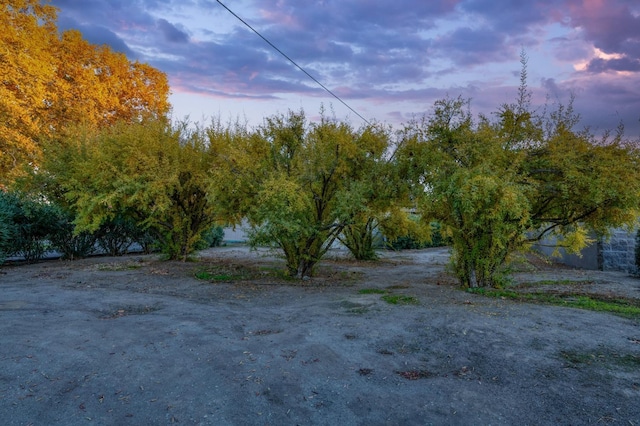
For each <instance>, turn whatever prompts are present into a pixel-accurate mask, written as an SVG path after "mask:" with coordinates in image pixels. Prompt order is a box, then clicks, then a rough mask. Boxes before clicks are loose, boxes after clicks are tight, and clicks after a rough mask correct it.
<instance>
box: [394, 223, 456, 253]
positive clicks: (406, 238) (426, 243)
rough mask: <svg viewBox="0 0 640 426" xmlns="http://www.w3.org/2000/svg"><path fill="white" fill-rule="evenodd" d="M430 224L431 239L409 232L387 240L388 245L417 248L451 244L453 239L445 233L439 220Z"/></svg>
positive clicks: (407, 248)
mask: <svg viewBox="0 0 640 426" xmlns="http://www.w3.org/2000/svg"><path fill="white" fill-rule="evenodd" d="M429 226H430V228H431V239H430V240H422V239H420V238H417V237H416V236H414V235H412V234H408V235H403V236H400V237H398V238H396V239H395V240H393V241H389V242H387V247H388V248H390V249H391V250H415V249H423V248H429V247H442V246H447V245H450V244H451V240H450V239H449V238H448V237H446V236H445V235H443V233H442V229H441V227H440V224H439V223H438V222H432V223H431V224H430V225H429Z"/></svg>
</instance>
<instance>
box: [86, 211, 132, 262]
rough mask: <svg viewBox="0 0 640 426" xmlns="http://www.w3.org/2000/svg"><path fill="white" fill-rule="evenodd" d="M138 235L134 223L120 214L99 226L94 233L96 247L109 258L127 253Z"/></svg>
mask: <svg viewBox="0 0 640 426" xmlns="http://www.w3.org/2000/svg"><path fill="white" fill-rule="evenodd" d="M138 234H139V229H138V226H137V225H136V222H135V221H134V220H133V219H131V218H128V217H126V216H124V215H122V214H119V215H116V216H115V217H114V218H113V219H110V220H108V221H106V222H105V223H103V224H102V225H100V227H99V228H98V231H97V232H96V237H97V240H98V246H100V248H101V249H102V250H104V252H105V253H107V254H108V255H110V256H122V255H123V254H126V253H127V252H128V251H129V248H130V247H131V245H132V244H133V243H134V241H135V239H136V237H137V236H138Z"/></svg>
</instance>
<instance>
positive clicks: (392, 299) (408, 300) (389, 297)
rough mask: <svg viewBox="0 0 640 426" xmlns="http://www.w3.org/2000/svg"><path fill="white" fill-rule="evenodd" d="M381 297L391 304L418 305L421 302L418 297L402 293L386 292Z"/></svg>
mask: <svg viewBox="0 0 640 426" xmlns="http://www.w3.org/2000/svg"><path fill="white" fill-rule="evenodd" d="M381 299H382V300H384V301H385V302H387V303H389V304H391V305H417V304H419V303H420V301H419V300H418V298H416V297H413V296H404V295H401V294H386V295H384V296H382V297H381Z"/></svg>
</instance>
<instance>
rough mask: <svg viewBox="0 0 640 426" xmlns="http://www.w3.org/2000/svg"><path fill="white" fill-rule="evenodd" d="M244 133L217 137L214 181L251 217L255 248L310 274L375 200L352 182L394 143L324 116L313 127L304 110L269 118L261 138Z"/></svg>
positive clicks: (294, 272)
mask: <svg viewBox="0 0 640 426" xmlns="http://www.w3.org/2000/svg"><path fill="white" fill-rule="evenodd" d="M236 129H237V127H236ZM371 131H373V130H371ZM241 134H242V132H241V131H240V132H238V131H235V132H230V131H229V130H227V131H225V132H222V131H217V132H213V133H212V135H211V137H210V141H211V142H210V143H211V144H212V146H215V147H216V148H215V149H216V150H217V153H218V154H217V158H218V159H219V161H220V164H219V167H217V168H216V170H217V174H216V175H215V177H214V179H215V182H216V183H217V184H219V185H220V186H219V189H218V190H219V191H222V192H224V193H225V194H226V195H224V194H222V195H220V199H223V198H225V197H226V200H227V201H225V202H224V203H225V204H226V206H228V208H229V207H233V208H234V209H236V211H238V212H240V215H241V216H244V217H246V218H247V219H248V221H249V223H250V225H251V226H252V232H251V234H250V239H251V242H252V244H254V245H258V244H269V245H274V246H275V247H277V248H279V249H281V250H282V251H283V253H284V256H285V258H286V265H287V271H288V273H289V274H290V275H291V276H292V277H297V278H304V277H308V276H311V275H312V273H313V268H314V266H315V265H316V263H317V262H318V261H319V260H320V259H321V258H322V256H323V255H324V254H325V253H326V252H327V250H329V248H331V246H332V245H333V243H334V242H335V241H336V240H337V238H338V236H339V235H340V234H341V232H342V231H343V230H344V229H345V227H346V226H347V225H348V224H350V223H352V222H353V220H354V218H356V217H357V216H358V215H359V214H360V213H361V212H364V211H365V210H366V208H367V205H368V202H369V201H370V200H371V199H372V191H371V188H370V187H368V186H367V182H365V181H363V180H362V179H352V178H353V177H354V171H355V170H356V169H355V168H356V167H357V165H358V164H360V162H362V161H364V160H365V159H366V157H367V156H371V155H379V154H378V153H379V152H382V151H384V149H385V147H386V144H387V143H388V141H387V140H384V137H380V138H378V137H369V136H366V137H365V136H364V132H363V133H361V134H358V133H357V132H355V131H354V130H353V129H352V128H351V126H350V125H348V124H346V123H342V122H338V121H336V120H331V119H328V118H327V117H325V116H324V115H323V117H322V118H321V120H320V122H318V123H312V124H309V123H307V120H306V117H305V115H304V113H303V112H302V111H300V112H291V111H290V112H289V113H288V114H287V115H275V116H272V117H268V118H266V119H265V122H264V125H262V126H261V127H259V128H258V129H257V130H256V131H255V132H253V133H250V134H246V135H245V136H244V137H240V136H239V135H241ZM231 135H235V136H234V137H231ZM378 136H382V133H381V134H380V135H378ZM358 167H359V166H358Z"/></svg>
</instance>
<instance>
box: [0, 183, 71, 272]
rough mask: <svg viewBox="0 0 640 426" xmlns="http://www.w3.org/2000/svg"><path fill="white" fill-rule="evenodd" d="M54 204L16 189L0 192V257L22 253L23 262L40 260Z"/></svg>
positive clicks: (53, 218) (54, 218) (54, 213)
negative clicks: (0, 236) (14, 190)
mask: <svg viewBox="0 0 640 426" xmlns="http://www.w3.org/2000/svg"><path fill="white" fill-rule="evenodd" d="M58 213H59V211H58V209H57V207H56V206H54V205H52V204H50V203H47V202H45V201H43V200H39V199H37V198H34V197H30V196H28V195H26V194H22V193H18V192H12V193H9V192H0V223H1V224H0V232H1V233H2V237H3V238H2V240H1V241H2V242H0V258H2V259H6V257H8V256H12V255H18V256H22V257H23V258H24V259H25V260H26V261H27V262H34V261H36V260H39V259H41V258H42V257H43V256H44V253H45V252H46V251H47V250H48V249H49V248H50V244H49V238H50V237H51V235H53V234H54V233H55V229H56V225H57V220H58Z"/></svg>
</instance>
